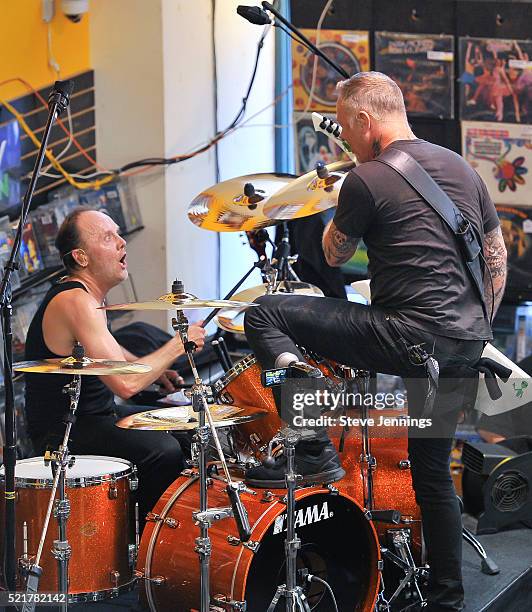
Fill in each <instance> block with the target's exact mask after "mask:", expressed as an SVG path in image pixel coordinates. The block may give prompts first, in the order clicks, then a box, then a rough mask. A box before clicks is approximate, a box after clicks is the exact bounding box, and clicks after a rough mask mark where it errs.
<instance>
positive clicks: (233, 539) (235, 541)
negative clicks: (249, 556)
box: [227, 535, 260, 553]
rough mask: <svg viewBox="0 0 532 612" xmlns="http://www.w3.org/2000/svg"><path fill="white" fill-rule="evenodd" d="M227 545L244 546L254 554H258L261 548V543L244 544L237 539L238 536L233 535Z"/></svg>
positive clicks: (229, 536) (251, 541) (248, 542)
mask: <svg viewBox="0 0 532 612" xmlns="http://www.w3.org/2000/svg"><path fill="white" fill-rule="evenodd" d="M227 543H228V544H229V545H230V546H240V544H242V546H244V547H245V548H247V549H248V550H251V552H254V553H255V552H257V550H259V546H260V542H255V541H254V540H248V541H247V542H242V541H240V539H239V538H237V537H236V536H232V535H228V536H227Z"/></svg>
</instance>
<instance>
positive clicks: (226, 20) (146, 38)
mask: <svg viewBox="0 0 532 612" xmlns="http://www.w3.org/2000/svg"><path fill="white" fill-rule="evenodd" d="M238 4H239V2H238V1H237V0H218V2H216V5H217V6H216V51H217V62H218V126H219V128H220V129H222V128H223V127H225V126H226V125H227V124H229V123H230V122H231V121H232V119H233V117H234V116H235V114H236V113H237V111H238V109H239V107H240V104H241V101H242V97H243V96H244V94H245V91H246V88H247V85H248V82H249V79H250V76H251V70H252V67H253V61H254V57H255V51H256V43H257V41H258V39H259V37H260V34H261V32H262V28H261V27H259V26H253V25H251V24H249V23H248V22H246V21H245V20H243V19H242V18H241V17H239V16H238V15H237V14H236V6H237V5H238ZM211 7H212V3H211V0H194V1H190V0H149V2H148V1H146V0H93V1H92V2H91V10H90V19H91V50H92V63H93V67H94V70H95V83H96V124H97V134H96V142H97V151H98V157H99V160H100V161H101V162H102V163H103V164H106V165H110V166H112V167H116V166H119V165H123V164H125V163H127V162H129V161H132V160H135V159H140V158H143V157H151V156H156V157H161V156H164V157H170V156H173V155H176V154H179V153H184V152H188V151H190V150H191V149H194V148H196V146H197V145H199V144H202V143H204V142H205V141H207V140H208V139H210V138H212V136H213V135H214V89H213V55H212V29H211V28H212V14H211ZM273 38H274V37H273V33H270V35H269V36H268V39H267V41H266V44H265V48H264V49H263V52H262V54H261V60H260V65H259V70H258V74H257V78H256V81H255V86H254V90H253V92H252V95H251V97H250V100H249V103H248V112H247V116H249V115H251V114H253V113H254V112H256V111H257V110H259V109H260V108H262V107H264V106H266V105H268V104H270V103H271V102H272V101H273V96H274V44H273V42H274V40H273ZM253 123H255V124H264V123H268V124H272V123H273V108H270V109H269V110H268V111H267V112H265V113H263V114H261V115H260V116H259V117H257V118H256V119H255V120H254V122H253ZM219 159H220V175H221V180H224V179H227V178H230V177H233V176H238V175H242V174H249V173H252V172H261V171H264V172H271V171H272V170H273V167H274V162H273V160H274V135H273V128H272V127H271V126H269V127H264V128H262V127H246V128H243V129H241V130H239V131H238V132H236V133H235V134H233V135H231V136H228V137H227V138H226V139H224V140H223V141H222V142H221V143H220V145H219ZM214 182H215V164H214V150H212V149H211V150H210V151H209V152H207V153H204V154H202V155H199V156H198V157H195V158H194V159H191V160H188V161H186V162H184V163H181V164H176V165H174V166H171V167H169V168H167V169H166V170H164V171H163V170H156V171H150V172H148V173H146V174H143V175H140V176H139V178H138V179H135V183H136V185H137V191H138V197H139V204H140V207H141V212H142V216H143V221H144V225H145V229H144V230H143V231H142V232H140V233H138V234H136V235H133V236H132V237H131V238H130V240H129V245H128V259H129V267H130V270H131V273H132V275H133V278H134V281H135V286H136V289H137V293H138V296H139V299H141V300H147V299H153V298H155V297H157V296H158V295H160V294H162V293H165V292H166V291H167V290H169V289H170V285H171V282H172V280H173V278H175V277H176V276H177V277H179V278H181V279H183V280H184V281H185V286H186V289H187V291H189V292H192V293H195V294H197V295H198V296H200V297H205V298H207V297H218V294H217V292H218V284H219V281H221V291H222V293H223V292H225V291H226V290H227V289H228V288H229V287H230V286H231V285H233V284H234V283H235V282H236V280H237V279H238V277H239V276H241V275H242V274H243V272H244V271H245V270H246V269H247V268H248V267H249V266H250V265H251V263H252V261H254V259H255V257H254V253H253V252H252V251H251V249H249V247H247V246H242V244H241V243H242V240H241V238H240V237H239V236H238V235H235V234H231V235H229V234H225V235H222V236H221V242H222V260H221V278H220V277H219V274H220V261H219V259H218V235H217V234H215V233H213V232H209V231H205V230H200V229H198V228H196V227H195V226H194V225H193V224H192V223H191V222H190V221H189V220H188V218H187V216H186V211H187V208H188V205H189V203H190V202H191V201H192V199H193V198H194V196H196V195H197V194H198V193H199V192H200V191H202V190H203V189H204V188H205V187H207V186H210V185H212V184H213V183H214ZM259 282H260V277H259V276H258V274H257V275H256V276H254V277H253V278H252V280H251V281H250V283H251V284H258V283H259ZM142 318H144V319H149V320H150V321H152V322H157V323H158V324H160V325H164V323H165V321H166V318H165V316H164V315H161V314H154V315H153V316H149V317H148V316H143V317H142Z"/></svg>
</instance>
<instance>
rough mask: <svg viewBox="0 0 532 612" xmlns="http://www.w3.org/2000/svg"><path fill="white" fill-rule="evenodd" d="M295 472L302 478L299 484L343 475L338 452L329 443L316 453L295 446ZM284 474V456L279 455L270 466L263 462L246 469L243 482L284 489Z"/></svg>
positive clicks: (337, 478)
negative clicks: (301, 450) (303, 450)
mask: <svg viewBox="0 0 532 612" xmlns="http://www.w3.org/2000/svg"><path fill="white" fill-rule="evenodd" d="M295 472H296V474H299V475H300V476H302V480H299V481H298V484H299V485H308V484H311V483H318V484H321V483H323V484H327V483H329V482H335V481H336V480H340V479H342V478H343V477H344V476H345V471H344V469H343V468H342V466H341V464H340V458H339V457H338V453H337V452H336V449H335V448H334V446H333V445H332V444H330V443H329V444H327V446H325V447H324V448H323V449H322V450H321V452H320V453H319V454H317V455H312V454H310V453H309V452H305V453H302V452H298V449H297V448H296V468H295ZM285 474H286V457H285V456H284V455H281V457H279V458H278V459H276V460H275V463H274V465H273V466H271V467H268V466H266V465H264V464H263V465H259V466H257V467H252V468H249V469H248V470H246V476H245V482H246V484H248V485H250V486H252V487H257V488H259V489H284V488H286V481H285Z"/></svg>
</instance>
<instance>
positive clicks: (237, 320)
mask: <svg viewBox="0 0 532 612" xmlns="http://www.w3.org/2000/svg"><path fill="white" fill-rule="evenodd" d="M290 287H291V289H292V291H288V289H287V287H286V282H285V281H282V282H281V283H280V284H279V287H278V288H277V290H276V291H275V292H274V293H272V295H310V296H314V297H323V291H322V290H321V289H319V288H318V287H315V286H314V285H311V284H310V283H303V282H301V281H290ZM267 289H268V285H267V283H264V284H262V285H257V286H256V287H250V288H249V289H244V290H243V291H240V293H237V294H236V295H234V296H233V297H232V299H233V300H236V301H242V302H251V301H252V300H256V299H257V298H258V297H260V296H262V295H266V293H267ZM244 314H245V313H244V311H243V310H241V311H235V310H225V309H224V310H221V311H220V312H219V313H218V314H217V315H216V317H214V322H215V323H216V325H218V327H220V328H221V329H223V330H225V331H228V332H232V333H233V334H243V333H244Z"/></svg>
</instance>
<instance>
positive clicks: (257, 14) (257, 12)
mask: <svg viewBox="0 0 532 612" xmlns="http://www.w3.org/2000/svg"><path fill="white" fill-rule="evenodd" d="M236 12H237V13H238V14H239V15H240V16H241V17H244V19H247V21H249V22H250V23H253V24H255V25H268V24H269V23H272V18H271V17H270V16H269V15H268V13H267V12H266V11H265V10H263V9H261V8H260V7H258V6H245V5H243V4H239V5H238V6H237V7H236Z"/></svg>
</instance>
